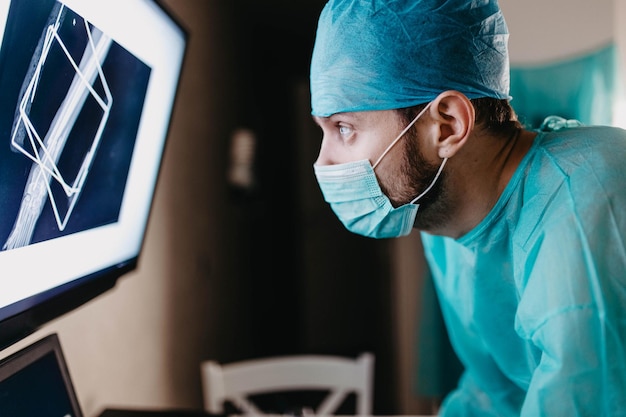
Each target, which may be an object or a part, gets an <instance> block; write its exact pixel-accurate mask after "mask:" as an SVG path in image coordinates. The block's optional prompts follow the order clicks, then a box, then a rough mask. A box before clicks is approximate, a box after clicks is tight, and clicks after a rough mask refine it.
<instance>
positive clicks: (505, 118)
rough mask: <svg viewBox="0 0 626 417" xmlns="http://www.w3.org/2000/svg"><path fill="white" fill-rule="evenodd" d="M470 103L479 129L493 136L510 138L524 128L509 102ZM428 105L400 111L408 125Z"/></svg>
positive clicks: (480, 100)
mask: <svg viewBox="0 0 626 417" xmlns="http://www.w3.org/2000/svg"><path fill="white" fill-rule="evenodd" d="M470 101H471V102H472V105H473V106H474V110H475V112H476V119H475V122H476V126H477V127H478V128H479V129H484V130H486V131H487V132H489V133H490V134H492V135H496V136H504V137H507V138H508V137H511V134H512V133H513V132H514V131H515V130H517V129H521V128H522V127H523V126H522V124H521V123H520V121H519V120H518V119H517V115H516V114H515V110H513V108H512V107H511V105H510V104H509V101H508V100H505V99H496V98H491V97H482V98H475V99H472V100H470ZM426 105H427V103H424V104H418V105H416V106H413V107H407V108H404V109H399V110H398V111H399V112H400V114H401V116H402V117H403V118H404V121H405V123H406V124H408V123H410V122H411V121H412V120H413V119H414V118H415V116H416V115H417V114H418V113H419V112H420V111H422V110H423V109H424V107H426Z"/></svg>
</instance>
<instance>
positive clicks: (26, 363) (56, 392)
mask: <svg viewBox="0 0 626 417" xmlns="http://www.w3.org/2000/svg"><path fill="white" fill-rule="evenodd" d="M0 416H2V417H83V414H82V412H81V409H80V406H79V404H78V400H77V397H76V392H75V390H74V386H73V385H72V381H71V379H70V374H69V372H68V369H67V365H66V362H65V358H64V356H63V352H62V350H61V344H60V342H59V338H58V336H57V334H56V333H53V334H51V335H49V336H46V337H44V338H43V339H41V340H39V341H37V342H35V343H33V344H31V345H29V346H27V347H25V348H24V349H22V350H20V351H18V352H16V353H14V354H12V355H11V356H9V357H7V358H5V359H2V360H0Z"/></svg>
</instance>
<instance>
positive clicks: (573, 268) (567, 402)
mask: <svg viewBox="0 0 626 417" xmlns="http://www.w3.org/2000/svg"><path fill="white" fill-rule="evenodd" d="M422 239H423V242H424V247H425V253H426V257H427V260H428V264H429V266H430V269H431V272H432V275H433V279H434V283H435V287H436V290H437V294H438V296H439V300H440V304H441V308H442V313H443V316H444V319H445V321H446V326H447V328H448V332H449V334H450V340H451V342H452V345H453V347H454V349H455V351H456V353H457V355H458V356H459V359H460V360H461V362H462V363H463V365H464V367H465V371H464V373H463V375H462V377H461V379H460V381H459V385H458V388H457V389H456V390H454V391H453V392H452V393H450V394H449V395H448V397H447V398H446V400H445V401H444V404H443V406H442V410H441V415H442V416H446V417H447V416H481V417H487V416H500V417H504V416H519V415H521V416H525V417H540V416H550V417H555V416H567V417H575V416H594V417H596V416H622V415H626V131H624V130H621V129H617V128H611V127H573V128H565V129H561V130H556V131H552V132H540V133H539V134H538V135H537V137H536V138H535V140H534V144H533V145H532V148H531V149H530V150H529V152H528V154H527V155H526V156H525V158H524V160H523V161H522V163H521V164H520V165H519V167H518V168H517V170H516V172H515V173H514V175H513V177H512V178H511V180H510V182H509V184H508V185H507V187H506V189H505V190H504V192H503V194H502V195H501V196H500V198H499V200H498V202H497V204H496V205H495V207H494V208H493V209H492V210H491V212H490V213H489V215H488V216H487V217H486V218H485V219H483V221H482V222H481V223H480V224H478V225H477V226H476V227H475V228H474V229H473V230H472V231H470V232H469V233H468V234H466V235H464V236H463V237H461V238H460V239H456V240H454V239H450V238H445V237H440V236H432V235H429V234H426V233H422Z"/></svg>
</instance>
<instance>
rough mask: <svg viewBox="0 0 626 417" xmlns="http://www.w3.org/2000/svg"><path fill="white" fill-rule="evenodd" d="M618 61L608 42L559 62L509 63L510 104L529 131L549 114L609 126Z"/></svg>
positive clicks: (613, 48) (612, 45)
mask: <svg viewBox="0 0 626 417" xmlns="http://www.w3.org/2000/svg"><path fill="white" fill-rule="evenodd" d="M617 61H618V59H617V48H616V46H615V45H614V44H613V43H611V44H609V45H608V46H604V47H601V48H598V49H597V50H594V51H591V52H588V53H585V54H582V55H579V56H576V57H573V58H570V59H565V60H560V61H558V62H551V63H547V64H537V65H532V66H528V65H525V66H520V65H514V64H512V65H511V96H513V100H512V101H511V105H512V106H513V108H514V109H515V111H516V112H517V114H518V117H519V119H520V121H521V122H522V123H524V125H525V126H526V127H528V128H538V127H539V126H540V125H541V122H542V121H543V119H544V118H545V117H547V116H551V115H557V116H561V117H563V118H565V119H576V120H579V121H581V122H582V123H583V124H587V125H591V124H596V125H598V124H599V125H610V124H611V123H612V122H613V109H614V106H615V100H616V99H617V94H616V91H617V76H618V74H619V71H618V69H617Z"/></svg>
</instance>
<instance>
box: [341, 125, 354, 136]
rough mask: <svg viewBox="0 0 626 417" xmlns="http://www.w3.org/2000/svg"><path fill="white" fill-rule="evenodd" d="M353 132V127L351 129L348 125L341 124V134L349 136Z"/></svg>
mask: <svg viewBox="0 0 626 417" xmlns="http://www.w3.org/2000/svg"><path fill="white" fill-rule="evenodd" d="M351 133H352V129H350V128H349V127H348V126H339V134H340V135H342V136H347V135H350V134H351Z"/></svg>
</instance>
